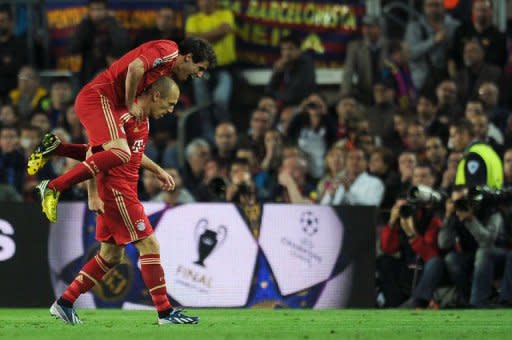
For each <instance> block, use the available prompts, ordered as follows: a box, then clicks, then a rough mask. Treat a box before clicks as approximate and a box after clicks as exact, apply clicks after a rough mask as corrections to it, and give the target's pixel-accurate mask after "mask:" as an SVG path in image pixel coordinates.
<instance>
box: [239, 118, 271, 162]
mask: <svg viewBox="0 0 512 340" xmlns="http://www.w3.org/2000/svg"><path fill="white" fill-rule="evenodd" d="M270 119H271V117H270V113H269V112H268V111H265V110H261V109H256V110H254V111H253V112H252V115H251V121H250V123H249V127H250V128H249V131H248V133H247V135H245V136H242V137H241V138H240V145H247V146H250V147H251V148H252V149H253V150H254V153H255V154H256V158H257V159H258V161H261V160H263V157H264V156H265V142H264V136H265V132H267V130H269V129H270V128H271V127H272V125H271V122H270Z"/></svg>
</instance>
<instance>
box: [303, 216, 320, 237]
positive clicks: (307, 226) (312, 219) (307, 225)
mask: <svg viewBox="0 0 512 340" xmlns="http://www.w3.org/2000/svg"><path fill="white" fill-rule="evenodd" d="M318 223H319V222H318V217H316V216H315V215H314V214H313V212H312V211H304V212H303V213H302V215H301V216H300V225H301V227H302V231H303V232H304V233H305V234H306V235H308V236H310V237H311V236H313V235H315V234H316V233H317V232H318Z"/></svg>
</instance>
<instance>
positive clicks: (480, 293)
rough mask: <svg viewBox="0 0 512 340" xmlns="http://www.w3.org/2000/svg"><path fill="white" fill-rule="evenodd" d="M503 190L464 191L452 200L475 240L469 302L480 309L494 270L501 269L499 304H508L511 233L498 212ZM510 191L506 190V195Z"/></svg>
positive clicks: (511, 282) (511, 293) (511, 274)
mask: <svg viewBox="0 0 512 340" xmlns="http://www.w3.org/2000/svg"><path fill="white" fill-rule="evenodd" d="M505 195H507V194H505V193H503V192H497V191H491V190H470V192H469V193H468V192H467V191H464V193H463V197H462V198H460V199H458V200H457V201H455V204H454V209H455V214H456V215H457V217H458V219H459V220H460V221H461V222H462V223H463V224H464V226H465V227H466V229H467V230H468V231H469V233H471V235H472V236H473V237H474V238H475V240H476V242H477V243H478V250H477V251H476V255H475V262H474V272H473V284H472V287H471V297H470V301H469V302H470V304H471V306H473V307H477V308H481V307H486V306H488V305H489V298H490V296H491V289H492V282H493V280H494V278H495V269H498V270H497V271H498V272H499V273H501V272H503V273H504V274H503V280H502V285H501V290H500V296H499V303H502V304H507V305H508V304H510V303H512V252H511V250H510V241H511V237H510V236H511V235H510V233H509V232H508V231H507V228H506V227H505V220H504V217H503V214H502V212H501V211H500V210H499V209H498V207H499V205H500V204H501V203H505V199H507V200H508V202H507V203H509V202H510V200H509V199H510V197H505ZM509 195H510V194H509V193H508V196H509Z"/></svg>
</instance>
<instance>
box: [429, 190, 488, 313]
mask: <svg viewBox="0 0 512 340" xmlns="http://www.w3.org/2000/svg"><path fill="white" fill-rule="evenodd" d="M463 190H464V188H456V189H454V190H453V192H452V194H451V197H450V198H448V199H447V200H446V203H445V214H444V220H443V224H442V225H441V230H440V231H439V235H438V238H437V242H438V245H439V249H440V250H441V251H442V252H443V253H445V254H446V255H445V256H444V263H445V268H446V271H447V274H448V277H449V279H450V281H451V282H453V283H454V284H455V289H456V293H457V297H456V299H455V301H456V304H457V305H458V306H459V307H467V306H468V304H469V295H470V291H471V273H472V271H473V263H474V261H475V253H476V250H477V249H478V243H477V242H476V240H475V238H474V237H473V235H471V233H470V232H469V231H468V230H467V229H466V228H465V226H464V223H462V222H461V221H460V220H459V219H458V218H457V216H456V215H455V208H454V202H455V201H457V200H458V199H460V198H462V197H463Z"/></svg>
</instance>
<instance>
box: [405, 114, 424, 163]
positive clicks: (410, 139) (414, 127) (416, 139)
mask: <svg viewBox="0 0 512 340" xmlns="http://www.w3.org/2000/svg"><path fill="white" fill-rule="evenodd" d="M426 138H427V135H426V133H425V128H424V127H423V125H422V124H421V123H420V122H419V121H417V120H413V121H411V123H410V124H409V126H407V150H409V151H412V152H414V153H415V154H416V157H417V158H418V159H419V160H425V141H426Z"/></svg>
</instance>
